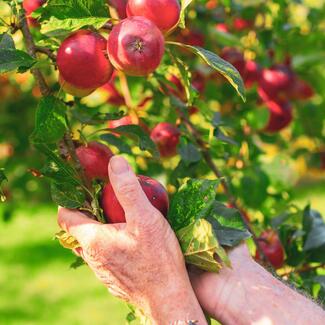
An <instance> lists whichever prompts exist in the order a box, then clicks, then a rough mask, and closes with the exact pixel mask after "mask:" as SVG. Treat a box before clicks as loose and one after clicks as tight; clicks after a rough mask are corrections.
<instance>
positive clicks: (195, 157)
mask: <svg viewBox="0 0 325 325" xmlns="http://www.w3.org/2000/svg"><path fill="white" fill-rule="evenodd" d="M179 153H180V155H181V157H182V159H183V161H184V163H185V164H186V165H190V164H192V163H196V162H198V161H200V160H201V159H202V154H201V152H200V151H199V150H198V149H197V147H196V146H195V145H194V144H192V143H188V144H185V145H181V146H180V148H179Z"/></svg>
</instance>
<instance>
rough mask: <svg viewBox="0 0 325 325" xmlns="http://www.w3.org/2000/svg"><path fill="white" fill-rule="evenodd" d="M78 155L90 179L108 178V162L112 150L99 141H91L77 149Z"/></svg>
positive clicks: (111, 155)
mask: <svg viewBox="0 0 325 325" xmlns="http://www.w3.org/2000/svg"><path fill="white" fill-rule="evenodd" d="M76 154H77V157H78V159H79V161H80V164H81V166H82V167H83V169H84V172H85V175H86V177H87V178H88V179H89V180H93V179H100V180H108V164H109V161H110V160H111V158H112V157H113V153H112V151H111V150H110V149H109V148H108V147H107V146H105V145H104V144H101V143H99V142H90V143H88V144H87V145H86V146H80V147H78V148H77V149H76Z"/></svg>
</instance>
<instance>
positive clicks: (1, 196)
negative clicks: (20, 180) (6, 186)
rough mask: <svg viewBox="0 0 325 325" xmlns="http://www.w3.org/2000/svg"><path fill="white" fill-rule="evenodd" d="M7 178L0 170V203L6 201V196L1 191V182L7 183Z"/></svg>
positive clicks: (1, 169)
mask: <svg viewBox="0 0 325 325" xmlns="http://www.w3.org/2000/svg"><path fill="white" fill-rule="evenodd" d="M7 181H8V178H7V176H6V175H5V172H4V169H3V168H0V202H4V201H6V196H5V194H4V192H3V191H2V188H1V185H2V183H3V182H7Z"/></svg>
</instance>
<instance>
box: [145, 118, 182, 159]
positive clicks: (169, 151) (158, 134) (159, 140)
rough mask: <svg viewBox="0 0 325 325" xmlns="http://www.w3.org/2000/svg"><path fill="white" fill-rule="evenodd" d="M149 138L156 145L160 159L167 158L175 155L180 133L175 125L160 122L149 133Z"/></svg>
mask: <svg viewBox="0 0 325 325" xmlns="http://www.w3.org/2000/svg"><path fill="white" fill-rule="evenodd" d="M150 137H151V139H152V141H153V142H155V143H156V144H157V146H158V149H159V152H160V155H161V157H164V158H168V157H173V156H175V155H176V154H177V145H178V143H179V137H180V131H179V130H178V128H177V127H176V126H175V125H173V124H170V123H166V122H161V123H159V124H157V125H156V126H155V127H154V129H153V130H152V131H151V134H150Z"/></svg>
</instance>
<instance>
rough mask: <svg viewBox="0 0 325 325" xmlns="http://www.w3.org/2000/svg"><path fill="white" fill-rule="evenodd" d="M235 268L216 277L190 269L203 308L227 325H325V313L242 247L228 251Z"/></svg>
mask: <svg viewBox="0 0 325 325" xmlns="http://www.w3.org/2000/svg"><path fill="white" fill-rule="evenodd" d="M229 258H230V261H231V264H232V268H223V269H221V270H220V272H219V273H218V274H217V273H208V272H203V271H199V270H198V269H191V271H190V278H191V282H192V286H193V289H194V291H195V294H196V296H197V298H198V300H199V303H200V304H201V307H202V308H203V309H204V310H205V311H206V312H207V313H208V314H209V315H211V316H212V317H213V318H215V319H217V320H219V321H220V322H222V324H224V325H228V324H229V325H232V324H236V325H248V324H259V325H275V324H276V325H292V324H300V325H306V324H310V320H311V319H312V323H313V324H314V325H316V324H317V325H321V324H325V312H324V311H323V310H322V309H321V308H320V307H319V306H317V305H316V304H315V303H313V302H312V301H311V300H310V299H307V298H306V297H304V296H302V295H300V294H299V293H298V292H296V291H295V290H293V289H291V288H289V287H288V286H286V285H285V284H284V283H283V282H281V281H280V280H278V279H277V278H275V277H274V276H272V274H271V273H269V272H268V271H266V270H265V269H264V268H263V267H262V266H261V265H259V264H258V263H256V262H255V261H254V260H253V259H252V257H251V256H250V254H249V251H248V249H247V246H246V245H245V244H242V245H240V246H238V247H236V248H234V249H232V250H231V251H229Z"/></svg>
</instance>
